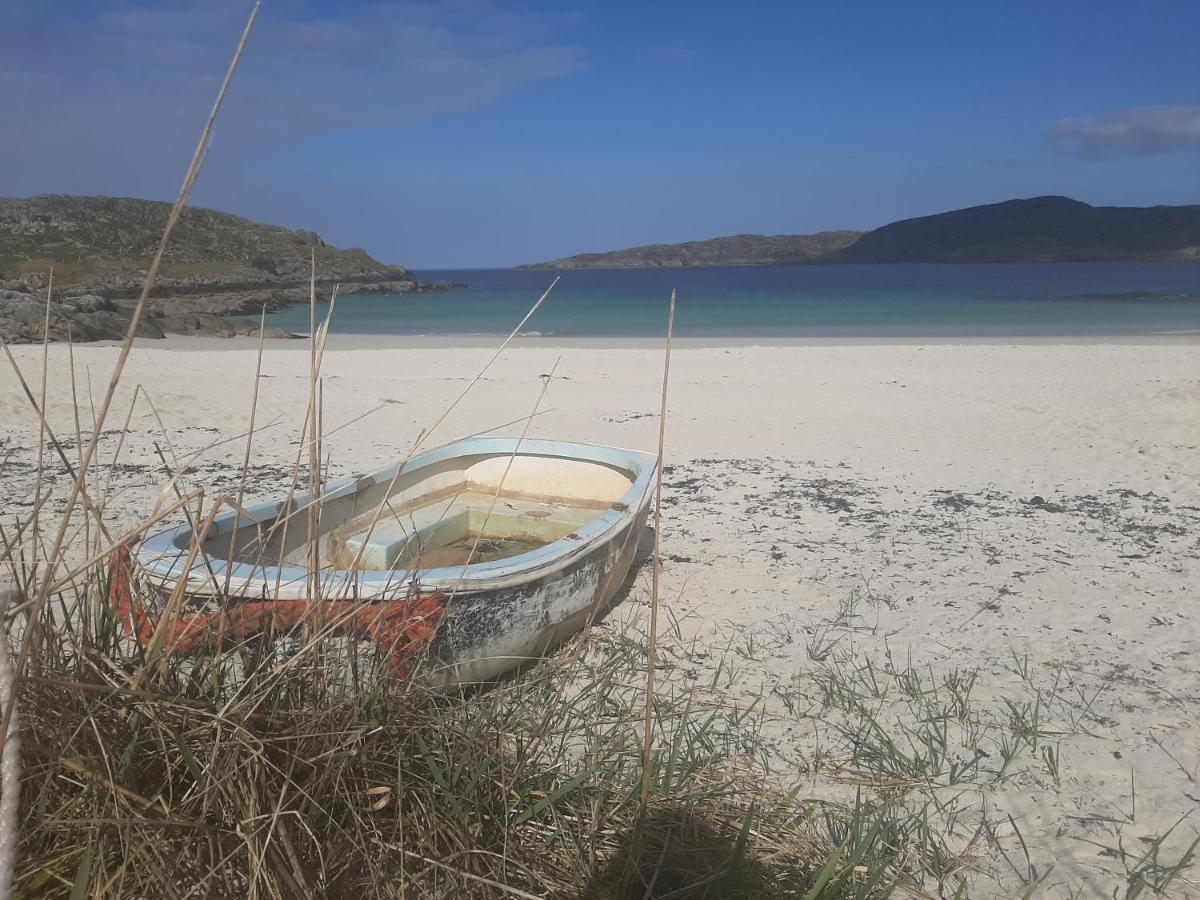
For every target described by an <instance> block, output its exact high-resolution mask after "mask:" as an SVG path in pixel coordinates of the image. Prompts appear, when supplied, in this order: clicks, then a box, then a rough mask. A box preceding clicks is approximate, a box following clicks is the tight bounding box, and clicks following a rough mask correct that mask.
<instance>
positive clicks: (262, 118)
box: [0, 0, 1200, 269]
mask: <svg viewBox="0 0 1200 900" xmlns="http://www.w3.org/2000/svg"><path fill="white" fill-rule="evenodd" d="M249 8H250V4H249V3H247V2H240V0H239V2H229V0H211V2H166V3H150V2H120V3H104V2H87V3H60V2H54V0H49V2H27V0H16V2H15V3H10V4H9V5H8V6H6V7H5V9H4V10H3V11H0V27H2V28H3V31H4V34H5V53H4V54H2V55H0V90H2V91H3V94H4V96H5V102H4V108H5V110H6V115H5V122H4V125H3V127H0V194H3V195H18V196H20V195H28V194H34V193H42V192H64V193H89V194H118V195H126V196H144V197H155V198H163V199H169V198H170V197H172V196H173V195H174V193H175V191H176V190H177V187H178V183H179V180H180V177H181V175H182V171H183V168H184V167H185V165H186V162H187V159H188V157H189V156H190V152H191V148H192V146H193V145H194V142H195V139H196V135H197V134H198V131H199V128H200V126H201V124H202V122H203V119H204V117H205V115H206V113H207V110H208V107H209V105H210V104H211V99H212V96H213V95H214V94H215V91H216V87H217V85H218V83H219V81H220V78H221V75H222V74H223V71H224V68H225V66H226V64H227V62H228V59H229V56H230V54H231V52H232V49H233V46H234V44H235V43H236V40H237V36H238V34H239V33H240V30H241V25H242V23H243V21H244V19H245V16H246V15H247V14H248V12H249ZM1198 37H1200V3H1197V2H1195V0H1178V2H1172V0H1163V2H1156V0H1146V2H1143V3H1139V4H1134V3H1131V2H1112V3H1107V2H1090V3H1074V2H1053V3H1048V2H1041V3H1032V2H1031V3H1021V2H1005V3H999V2H997V3H981V2H955V3H937V2H915V0H914V2H903V3H901V2H877V3H870V2H858V3H840V4H829V3H802V2H792V3H770V2H762V3H748V2H742V3H703V2H695V0H693V2H689V3H675V2H660V3H648V2H641V3H626V2H607V3H594V4H589V3H569V2H568V3H507V2H501V0H495V2H488V0H446V2H439V0H433V2H399V3H354V2H348V3H321V2H299V0H297V2H292V0H266V2H265V3H264V5H263V9H262V12H261V14H260V17H259V21H258V24H257V26H256V29H255V32H254V35H253V36H252V38H251V41H250V45H249V49H248V51H247V56H246V58H245V61H244V64H243V67H242V69H241V71H240V72H239V74H238V77H237V79H236V80H235V83H234V86H233V88H232V92H231V95H230V98H229V101H228V104H227V106H226V109H225V111H224V112H223V114H222V118H221V120H220V121H219V123H218V126H217V133H216V139H215V141H214V143H213V146H212V149H211V152H210V154H209V158H208V162H207V164H206V169H205V171H204V173H203V174H202V176H201V179H200V182H199V184H198V186H197V189H196V191H195V193H194V195H193V196H194V201H195V202H196V203H199V204H202V205H208V206H213V207H216V208H218V209H223V210H227V211H230V212H235V213H238V214H241V215H246V216H249V217H252V218H255V219H260V220H263V221H269V222H275V223H278V224H281V225H286V226H289V227H304V228H310V229H313V230H316V231H318V232H320V233H321V235H322V236H323V237H324V238H325V239H326V240H328V241H330V242H332V243H336V244H339V245H343V246H350V245H357V246H363V247H365V248H366V249H367V250H369V251H370V252H371V253H372V254H374V255H375V256H377V257H379V258H380V259H383V260H385V261H388V262H402V263H405V264H407V265H410V266H413V267H416V268H418V269H420V268H431V267H454V266H507V265H513V264H516V263H520V262H528V261H535V260H541V259H548V258H552V257H556V256H562V255H567V254H571V253H577V252H582V251H587V250H604V249H615V248H618V247H624V246H630V245H634V244H640V243H647V242H654V241H666V242H673V241H681V240H693V239H701V238H707V237H714V236H717V235H722V234H734V233H742V232H762V233H772V234H776V233H804V232H810V231H817V230H822V229H827V228H871V227H875V226H877V225H881V224H884V223H886V222H888V221H892V220H895V219H898V218H905V217H909V216H916V215H923V214H926V213H931V212H938V211H942V210H946V209H952V208H957V207H961V206H968V205H973V204H978V203H988V202H994V201H999V200H1004V199H1008V198H1010V197H1022V196H1035V195H1038V194H1066V195H1069V196H1073V197H1076V198H1078V199H1080V200H1085V201H1087V202H1089V203H1093V204H1105V205H1136V206H1141V205H1151V204H1159V203H1166V204H1176V203H1197V202H1200V53H1197V51H1196V47H1197V40H1198Z"/></svg>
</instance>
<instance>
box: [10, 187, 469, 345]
mask: <svg viewBox="0 0 1200 900" xmlns="http://www.w3.org/2000/svg"><path fill="white" fill-rule="evenodd" d="M169 212H170V204H168V203H163V202H159V201H154V200H137V199H130V198H120V197H76V196H65V195H45V196H39V197H29V198H0V337H2V338H3V339H4V340H6V341H9V342H13V343H16V342H25V341H34V340H36V341H40V340H41V339H42V333H43V329H44V327H45V319H46V288H47V282H48V277H49V275H48V273H49V272H50V269H51V267H53V269H54V283H53V291H52V296H51V302H50V320H51V321H50V332H49V333H50V337H51V339H52V340H63V339H65V338H66V337H67V335H68V334H69V335H70V337H71V338H72V339H73V340H77V341H89V340H104V339H115V338H120V337H123V336H124V335H125V331H126V329H127V328H128V325H129V321H130V313H131V311H132V308H133V305H134V304H135V302H136V299H137V297H138V295H139V294H140V292H141V289H142V284H143V281H144V279H145V275H146V269H147V267H148V266H149V264H150V261H151V259H152V257H153V255H154V252H155V250H156V248H157V245H158V241H159V236H160V235H161V234H162V229H163V225H164V224H165V222H166V219H167V215H168V214H169ZM314 256H315V260H316V273H317V290H318V296H324V297H327V296H328V295H329V293H330V291H332V289H333V287H334V285H335V284H336V285H338V286H339V292H340V293H341V294H361V293H389V294H407V293H413V292H418V291H437V290H446V289H450V288H454V287H461V285H456V284H452V283H448V282H435V283H427V282H422V281H420V280H418V279H417V278H416V276H414V275H413V274H412V272H410V271H409V270H408V269H407V268H405V267H404V266H398V265H386V264H384V263H381V262H379V261H377V260H375V259H373V258H372V257H371V256H370V255H369V254H368V253H367V252H366V251H365V250H362V249H359V248H352V249H340V248H338V247H332V246H330V245H329V244H326V243H325V242H324V241H323V240H321V238H320V237H319V236H318V235H317V234H315V233H313V232H311V231H303V230H300V231H291V230H288V229H286V228H280V227H278V226H275V225H267V224H263V223H261V222H253V221H250V220H249V219H243V218H241V217H239V216H234V215H230V214H228V213H223V212H218V211H216V210H211V209H203V208H198V207H196V208H189V209H185V210H184V211H183V214H182V215H181V216H180V219H179V222H178V223H177V224H176V226H175V230H174V232H173V234H172V237H171V242H170V244H169V246H168V248H167V252H166V255H165V256H164V258H163V263H162V267H161V270H160V274H159V277H158V278H157V279H156V281H155V284H154V289H153V290H152V292H151V294H150V298H149V303H148V305H147V309H146V312H145V316H144V318H143V321H142V324H141V327H140V329H139V334H141V335H143V336H145V337H162V336H163V333H165V332H176V333H184V334H206V335H213V336H228V335H233V334H248V333H253V334H257V333H258V326H257V323H254V322H252V321H247V320H245V319H238V318H231V317H236V316H243V315H257V314H259V313H260V312H262V310H263V309H266V310H267V311H268V312H269V311H271V310H276V309H281V308H283V307H286V306H290V305H292V304H295V303H300V302H307V300H308V297H309V278H310V271H311V268H310V267H311V264H312V259H313V257H314ZM268 334H270V335H271V336H278V337H285V336H289V335H288V334H287V332H283V331H280V330H279V329H273V330H272V331H270V332H268Z"/></svg>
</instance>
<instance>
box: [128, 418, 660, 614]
mask: <svg viewBox="0 0 1200 900" xmlns="http://www.w3.org/2000/svg"><path fill="white" fill-rule="evenodd" d="M514 452H515V454H516V455H517V456H542V457H551V458H559V459H574V460H580V461H583V462H591V463H598V464H601V465H608V466H611V467H613V468H617V469H619V470H621V471H622V472H624V473H625V474H626V475H627V476H628V477H631V478H632V479H633V480H632V483H631V484H630V486H629V488H628V489H627V490H626V491H625V493H624V494H622V495H621V497H620V499H618V500H616V501H614V502H613V503H612V504H610V505H609V506H608V508H607V509H604V510H602V511H600V512H599V514H598V515H597V516H595V517H594V518H592V519H591V520H589V521H588V522H587V523H585V524H584V525H581V526H580V527H579V528H577V529H575V530H574V531H573V532H572V534H571V535H569V536H568V537H564V538H560V539H559V540H556V541H552V542H550V543H548V544H545V545H543V546H541V547H538V548H536V549H534V550H530V551H527V552H525V553H521V554H517V555H515V556H511V557H506V558H504V559H499V560H492V561H490V562H483V563H472V564H470V565H466V566H462V565H458V566H446V567H441V568H433V569H401V568H397V569H386V570H384V569H364V570H359V571H356V572H352V571H350V570H348V569H328V570H322V572H321V592H322V594H323V595H325V596H337V595H339V592H341V593H343V595H345V596H349V597H359V598H361V599H371V598H377V597H380V596H384V595H390V594H394V593H396V592H397V591H398V590H401V589H406V588H407V586H408V585H409V584H410V583H412V582H413V581H414V580H416V581H417V582H418V583H419V585H420V586H421V588H423V589H424V588H429V589H436V588H442V589H445V588H455V589H456V590H460V591H462V592H466V591H477V590H493V589H497V588H502V587H508V586H511V585H513V584H519V583H524V582H528V581H532V580H535V579H536V578H538V577H541V576H543V575H546V574H549V573H550V572H552V571H553V570H555V569H556V568H558V567H560V566H561V565H562V564H565V563H567V562H569V561H570V560H572V559H574V558H575V557H577V556H578V555H579V554H581V553H583V552H587V551H590V550H591V549H593V548H594V547H595V546H597V544H599V543H602V540H601V539H602V538H604V537H605V536H607V535H608V534H609V533H610V532H611V533H616V532H619V531H620V530H621V527H622V526H623V525H626V524H632V523H633V522H634V521H636V518H637V516H638V515H639V513H640V511H641V508H642V507H643V506H644V505H646V504H647V503H648V502H649V499H650V496H651V494H650V490H649V489H650V486H651V481H652V479H653V476H654V472H655V469H656V467H657V464H658V460H657V458H656V457H655V456H654V454H652V453H647V452H645V451H641V450H629V449H625V448H621V447H609V446H604V445H600V444H587V443H576V442H569V441H553V440H543V439H533V438H526V439H524V440H518V439H517V438H504V437H480V438H465V439H462V440H459V441H453V442H451V443H448V444H444V445H442V446H441V447H436V448H433V449H432V450H427V451H425V452H424V453H421V454H418V455H416V456H414V457H412V458H411V459H409V460H407V461H406V462H403V463H393V464H392V465H390V466H387V467H385V468H383V469H380V470H379V471H377V472H374V473H371V474H369V475H347V476H343V477H341V478H337V479H334V480H333V481H330V482H328V483H327V484H326V485H323V489H322V490H321V492H320V494H319V496H320V499H321V502H322V503H329V502H331V501H334V500H337V499H340V498H343V497H346V496H349V495H352V494H355V493H359V492H361V491H365V490H369V489H371V488H372V487H375V486H378V485H381V484H382V485H388V484H390V483H391V482H392V480H393V479H395V478H397V477H398V476H399V475H401V474H410V473H416V472H419V471H420V470H421V469H423V468H426V467H429V466H432V465H435V464H437V463H440V462H444V461H446V460H449V459H454V458H458V457H464V456H484V457H488V456H492V457H495V456H505V455H509V454H513V453H514ZM310 498H311V494H310V492H309V491H307V490H304V491H296V492H295V493H294V494H293V495H292V498H291V503H290V507H291V509H292V510H293V512H294V511H296V510H299V509H303V508H304V507H306V506H307V505H308V504H309V502H310ZM288 505H289V504H288V502H287V501H286V500H272V501H265V502H263V503H256V504H253V505H251V506H249V507H246V508H244V509H243V510H242V511H240V512H239V511H236V510H231V511H229V512H226V513H221V514H220V515H218V516H216V517H215V518H214V519H213V521H212V523H211V525H210V526H209V528H208V536H207V537H206V542H207V541H211V540H212V539H213V538H214V537H219V536H220V535H222V534H225V535H228V534H230V533H231V532H232V531H233V528H234V523H235V521H236V522H238V524H237V528H238V529H239V530H240V529H244V528H254V527H256V526H259V525H263V524H264V523H267V522H271V521H274V520H275V519H277V518H278V517H279V516H280V515H281V514H283V511H284V509H285V506H288ZM334 527H335V528H336V527H338V526H334ZM192 534H193V529H192V527H191V526H190V525H187V524H184V525H180V526H178V527H176V528H172V529H168V530H165V531H162V532H158V533H157V534H154V535H152V536H151V537H149V538H147V539H146V540H145V541H143V542H142V544H141V545H140V546H139V547H137V548H136V549H135V551H134V553H133V558H134V562H135V564H136V566H137V567H138V568H139V569H140V570H141V573H142V574H145V575H147V576H149V577H150V578H151V579H153V580H154V581H155V582H157V583H158V584H160V585H161V586H162V587H164V588H173V587H174V586H175V585H176V584H178V582H179V581H180V580H182V579H184V578H186V579H187V582H188V585H187V592H188V593H197V594H199V593H205V592H207V591H209V590H211V588H212V587H213V580H214V578H215V579H217V580H218V581H219V582H221V583H222V584H223V583H224V581H225V579H226V577H227V572H228V578H229V582H230V590H229V593H230V594H231V595H233V596H254V597H256V598H257V597H264V596H265V597H273V598H275V599H292V598H295V599H303V597H304V596H306V595H307V594H308V593H309V590H310V581H311V579H310V573H309V570H308V569H307V568H305V567H303V566H296V565H290V564H284V565H263V564H259V563H247V562H238V561H232V565H231V561H230V560H228V559H226V558H222V557H217V556H211V555H207V554H203V553H199V554H197V555H196V557H195V558H194V559H193V562H192V565H191V568H190V570H189V571H187V572H184V571H183V570H184V566H185V564H186V560H187V547H188V544H189V542H190V541H191V538H192ZM414 576H415V579H414ZM347 589H348V590H347Z"/></svg>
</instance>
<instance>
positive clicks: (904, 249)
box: [829, 197, 1200, 263]
mask: <svg viewBox="0 0 1200 900" xmlns="http://www.w3.org/2000/svg"><path fill="white" fill-rule="evenodd" d="M1170 259H1175V260H1194V261H1200V206H1151V207H1133V206H1089V205H1088V204H1086V203H1081V202H1080V201H1078V200H1072V199H1071V198H1069V197H1034V198H1032V199H1029V200H1008V201H1006V202H1004V203H992V204H989V205H987V206H973V207H971V208H970V209H959V210H955V211H953V212H947V213H941V214H940V215H935V216H922V217H921V218H917V219H905V220H904V221H901V222H893V223H892V224H890V225H884V226H883V227H882V228H876V229H875V230H874V231H868V232H867V233H866V234H864V235H863V236H862V237H860V238H859V239H858V240H857V241H855V242H854V243H853V244H851V245H850V246H848V247H846V248H844V249H842V250H840V251H838V252H837V253H836V254H834V255H833V257H832V258H831V259H830V260H829V261H837V262H872V263H876V262H1041V261H1047V262H1048V261H1061V262H1084V261H1087V262H1115V261H1125V260H1170Z"/></svg>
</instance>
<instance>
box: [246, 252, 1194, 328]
mask: <svg viewBox="0 0 1200 900" xmlns="http://www.w3.org/2000/svg"><path fill="white" fill-rule="evenodd" d="M416 274H417V276H418V277H419V278H421V279H422V280H423V281H437V280H441V281H460V282H464V283H466V284H467V285H468V287H467V288H465V289H463V290H455V291H450V292H445V293H429V294H377V295H372V294H360V295H347V296H344V297H341V298H339V300H338V304H337V309H336V311H335V313H334V319H333V325H332V330H333V331H334V332H340V333H343V334H443V335H444V334H507V333H508V332H509V331H511V330H512V328H513V327H514V326H515V325H516V323H517V322H518V321H520V319H521V316H523V315H524V314H525V312H526V311H527V310H528V309H529V307H530V306H531V305H532V304H533V302H534V301H535V300H536V299H537V297H538V296H539V294H540V293H541V292H542V291H543V290H544V289H545V288H546V286H547V285H549V283H550V282H551V281H552V280H553V278H554V276H555V274H556V273H553V272H544V271H516V270H511V269H464V270H453V271H447V270H443V271H418V272H417V273H416ZM558 274H561V280H560V281H559V284H558V286H557V287H556V288H555V289H554V292H553V293H552V294H551V296H550V298H549V299H548V300H547V301H546V303H545V304H544V305H543V307H542V308H541V309H540V310H539V311H538V313H537V315H536V316H534V318H533V319H532V320H531V321H530V322H529V324H528V325H527V326H526V331H527V332H538V333H541V334H553V335H559V336H564V337H588V336H595V337H644V336H658V335H661V334H663V332H664V329H665V323H666V311H667V303H668V299H669V297H670V293H671V289H672V288H676V289H678V291H679V303H678V311H677V314H676V333H677V334H679V335H681V336H695V337H717V336H722V337H726V336H727V337H805V336H810V337H819V336H835V337H836V336H854V337H889V336H895V337H903V336H929V337H934V336H981V337H986V336H1022V335H1024V336H1035V335H1045V336H1054V335H1116V334H1150V333H1156V332H1170V331H1200V265H1196V264H1187V263H1028V264H1027V263H1008V264H971V265H952V264H903V265H829V266H786V267H769V268H768V267H763V268H727V269H726V268H696V269H642V270H621V271H612V270H603V271H600V270H594V271H567V272H562V273H558ZM1131 295H1136V296H1131ZM1181 295H1182V296H1181ZM325 310H326V305H325V304H322V305H321V307H320V309H319V310H318V315H319V316H321V317H323V316H324V314H325ZM308 316H309V311H308V308H307V306H305V307H296V308H292V309H288V310H282V311H280V312H277V313H274V314H272V315H270V316H268V317H267V321H268V324H271V325H276V326H278V327H281V328H286V329H289V330H291V331H297V332H306V331H307V330H308Z"/></svg>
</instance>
